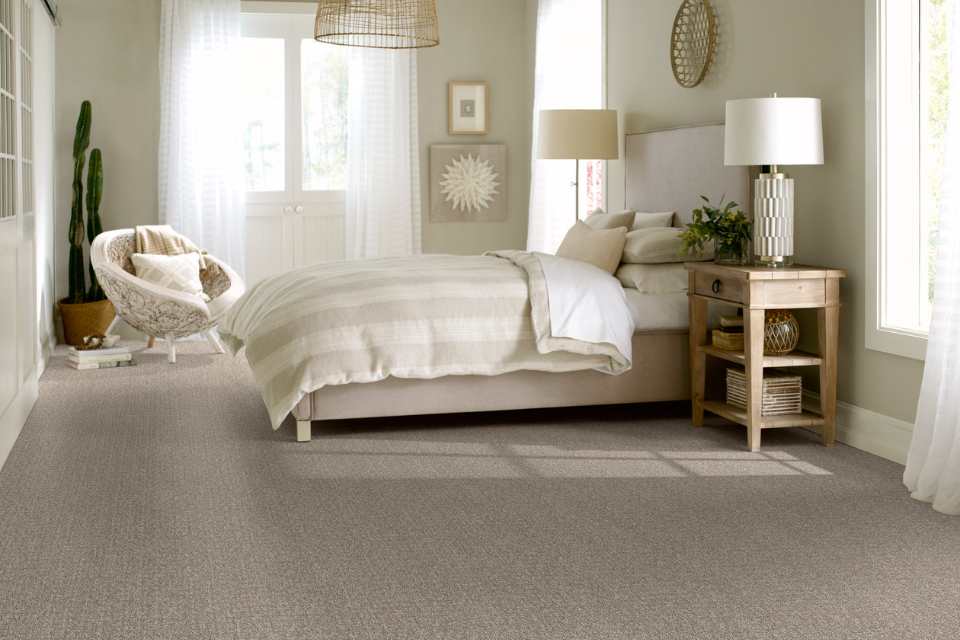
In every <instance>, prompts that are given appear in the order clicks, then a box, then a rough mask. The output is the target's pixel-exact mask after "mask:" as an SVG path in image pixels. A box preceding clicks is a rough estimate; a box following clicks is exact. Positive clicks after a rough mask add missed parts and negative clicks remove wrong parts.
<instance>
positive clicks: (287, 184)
mask: <svg viewBox="0 0 960 640" xmlns="http://www.w3.org/2000/svg"><path fill="white" fill-rule="evenodd" d="M312 24H313V20H312V17H311V16H309V15H300V14H299V13H293V14H258V13H249V14H246V15H245V17H244V37H243V62H244V68H245V74H244V87H243V89H244V93H245V95H244V101H243V115H244V121H245V124H246V130H245V132H244V152H245V155H246V171H247V176H246V177H247V185H248V190H249V191H250V192H251V193H254V194H256V193H277V194H279V193H283V194H285V197H286V199H290V198H294V199H296V198H299V196H300V195H302V194H305V193H306V194H310V193H311V192H329V191H343V190H344V189H345V182H346V180H345V173H346V156H347V139H346V133H347V121H346V114H347V104H346V103H347V49H346V48H345V47H337V46H334V45H329V44H321V43H318V42H316V41H315V40H314V39H313V37H312V31H311V29H312Z"/></svg>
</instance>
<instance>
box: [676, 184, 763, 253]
mask: <svg viewBox="0 0 960 640" xmlns="http://www.w3.org/2000/svg"><path fill="white" fill-rule="evenodd" d="M700 198H701V199H702V200H703V202H704V203H705V204H704V205H703V206H702V207H700V208H699V209H694V210H693V221H692V222H690V223H688V224H687V227H686V229H684V230H683V232H682V233H681V234H680V238H681V239H682V240H683V248H682V249H681V251H682V252H683V253H684V254H685V255H695V254H702V253H703V250H704V247H705V245H706V244H707V243H709V242H713V244H714V250H715V255H716V261H717V262H720V263H726V264H745V263H746V261H747V246H748V244H749V242H750V234H751V231H752V227H753V225H752V224H751V223H750V220H749V219H748V218H747V216H746V215H745V214H744V213H743V211H741V210H740V209H738V207H739V206H740V205H738V204H737V203H736V202H733V201H730V202H728V203H726V204H724V203H723V198H722V197H721V198H720V204H719V205H718V206H716V207H714V206H712V205H711V204H710V200H709V199H708V198H707V197H706V196H700Z"/></svg>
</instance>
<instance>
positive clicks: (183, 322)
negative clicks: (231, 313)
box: [90, 229, 244, 362]
mask: <svg viewBox="0 0 960 640" xmlns="http://www.w3.org/2000/svg"><path fill="white" fill-rule="evenodd" d="M134 247H135V245H134V231H133V229H118V230H116V231H104V232H103V233H101V234H100V235H98V236H97V237H96V238H94V240H93V244H92V245H91V246H90V263H91V264H92V265H93V269H94V271H95V272H96V274H97V278H98V279H99V281H100V285H101V286H102V287H103V290H104V292H105V293H106V294H107V298H109V299H110V302H112V303H113V306H114V307H115V308H116V310H117V315H118V316H119V317H120V318H122V319H123V320H124V321H125V322H126V323H127V324H129V325H130V326H131V327H133V328H134V329H136V330H137V331H141V332H143V333H144V334H146V335H147V336H148V338H149V343H148V346H152V345H153V342H154V339H155V338H161V339H164V340H166V341H167V343H168V345H169V356H168V359H169V361H170V362H176V359H177V351H176V346H175V344H174V341H175V340H176V339H177V338H185V337H187V336H192V335H196V334H201V333H202V334H204V335H205V336H206V338H207V340H208V341H209V342H210V346H211V347H213V348H214V349H215V350H216V351H217V352H219V353H223V346H222V345H221V344H220V340H219V337H218V336H217V334H216V332H215V331H214V328H215V327H216V326H217V324H218V323H219V322H220V318H222V317H223V314H224V313H226V312H227V309H229V308H230V307H231V306H232V305H233V303H234V302H236V301H237V299H238V298H239V297H240V296H242V295H243V292H244V286H243V280H241V279H240V276H238V275H237V273H236V272H235V271H234V270H233V269H231V268H230V267H229V266H228V265H227V264H225V263H224V262H223V261H221V260H218V259H217V258H215V257H214V256H211V255H209V254H208V255H204V259H205V260H206V263H207V268H206V269H203V270H202V271H201V272H200V281H201V282H202V284H203V291H204V293H206V294H207V295H208V296H209V297H210V301H209V302H204V301H203V300H202V299H201V298H199V297H198V296H194V295H190V294H188V293H184V292H182V291H175V290H173V289H167V288H164V287H159V286H157V285H155V284H152V283H150V282H147V281H145V280H141V279H140V278H138V277H137V276H136V274H135V272H134V269H133V262H132V261H131V260H130V255H131V254H133V253H134Z"/></svg>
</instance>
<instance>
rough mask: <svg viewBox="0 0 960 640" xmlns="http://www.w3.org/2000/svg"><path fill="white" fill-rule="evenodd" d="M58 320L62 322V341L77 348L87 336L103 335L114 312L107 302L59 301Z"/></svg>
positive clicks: (111, 304)
mask: <svg viewBox="0 0 960 640" xmlns="http://www.w3.org/2000/svg"><path fill="white" fill-rule="evenodd" d="M59 307H60V318H61V320H63V341H64V342H65V343H67V344H69V345H71V346H74V347H77V346H80V345H82V344H83V339H84V338H85V337H87V336H95V335H103V334H104V333H106V331H107V329H109V328H110V323H111V322H113V318H114V316H115V315H116V312H115V311H114V308H113V303H112V302H110V301H109V300H98V301H97V302H84V303H81V304H69V303H67V302H64V301H63V300H61V301H60V304H59Z"/></svg>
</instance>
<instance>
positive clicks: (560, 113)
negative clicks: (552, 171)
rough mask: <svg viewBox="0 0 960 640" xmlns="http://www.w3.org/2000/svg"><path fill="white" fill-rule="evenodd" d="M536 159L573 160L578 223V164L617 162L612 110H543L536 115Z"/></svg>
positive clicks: (615, 132) (614, 117)
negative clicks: (537, 118)
mask: <svg viewBox="0 0 960 640" xmlns="http://www.w3.org/2000/svg"><path fill="white" fill-rule="evenodd" d="M539 132H540V133H539V140H538V142H537V159H538V160H574V161H575V162H576V173H575V174H574V179H573V187H574V193H575V195H574V198H575V206H574V211H575V212H576V218H575V220H574V224H576V222H577V221H579V220H580V161H581V160H617V159H618V158H619V157H620V140H619V136H618V132H617V112H616V111H615V110H613V109H545V110H543V111H541V112H540V129H539Z"/></svg>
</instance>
